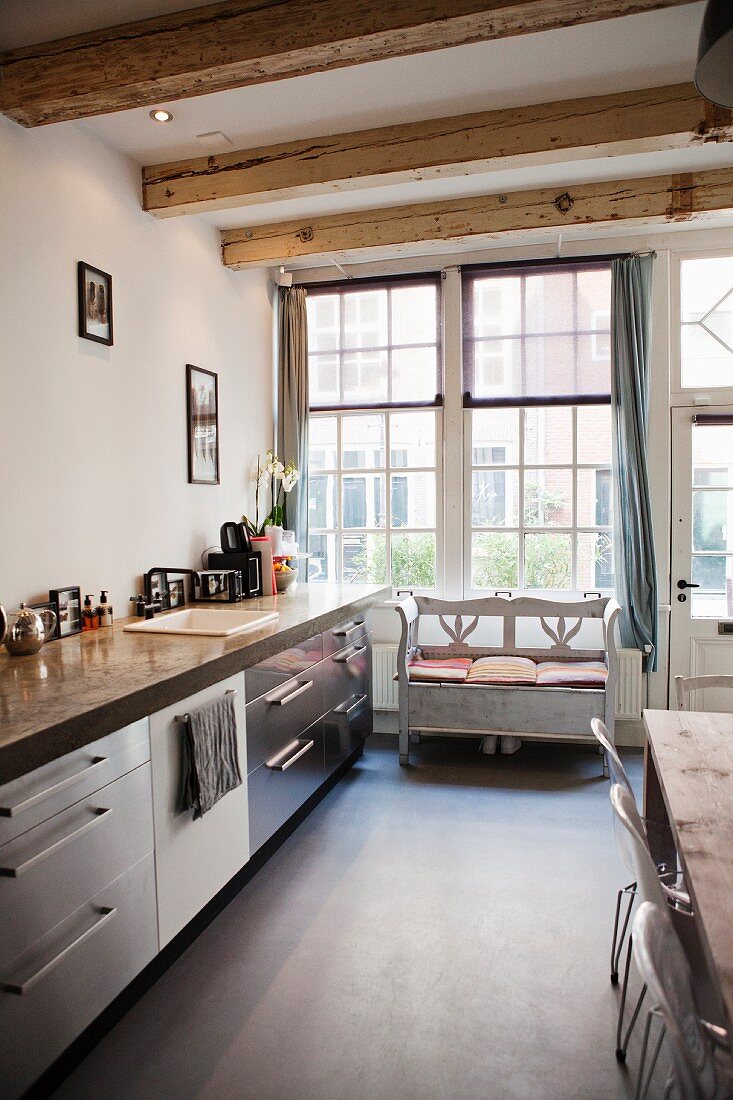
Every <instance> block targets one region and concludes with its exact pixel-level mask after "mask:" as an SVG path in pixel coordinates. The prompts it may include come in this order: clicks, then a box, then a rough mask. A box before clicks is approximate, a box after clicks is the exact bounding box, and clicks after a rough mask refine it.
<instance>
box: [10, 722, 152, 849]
mask: <svg viewBox="0 0 733 1100" xmlns="http://www.w3.org/2000/svg"><path fill="white" fill-rule="evenodd" d="M149 759H150V735H149V733H148V719H147V718H142V719H141V720H140V721H139V722H133V723H132V724H131V725H129V726H125V727H124V728H123V729H120V730H118V731H117V732H116V733H111V734H109V736H107V737H102V738H100V740H99V741H94V742H92V743H91V744H90V745H86V746H85V747H84V748H82V749H75V750H74V751H73V752H70V753H68V754H67V755H66V756H62V757H59V759H58V760H52V761H51V762H50V763H49V764H44V765H43V767H42V768H36V770H35V771H32V772H29V773H28V775H23V776H20V777H19V778H18V779H13V780H12V782H10V783H6V784H5V785H4V786H3V787H0V845H2V844H6V843H7V842H8V841H10V840H13V839H14V838H15V837H17V836H20V834H21V833H24V832H25V831H26V830H27V829H32V828H33V826H34V825H38V824H40V823H41V822H42V821H47V820H48V819H49V818H50V817H53V815H54V814H57V813H60V812H61V811H62V810H66V809H67V808H68V807H69V806H73V805H74V803H75V802H78V801H80V799H82V798H86V797H87V795H89V794H91V793H92V792H93V791H98V790H99V789H100V788H101V787H104V786H105V784H107V783H111V782H112V781H113V780H115V779H118V778H119V777H120V776H121V775H125V774H126V773H127V772H130V771H133V770H134V769H135V768H139V767H140V765H141V764H144V763H145V762H146V761H147V760H149Z"/></svg>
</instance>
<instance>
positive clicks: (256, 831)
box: [247, 718, 324, 853]
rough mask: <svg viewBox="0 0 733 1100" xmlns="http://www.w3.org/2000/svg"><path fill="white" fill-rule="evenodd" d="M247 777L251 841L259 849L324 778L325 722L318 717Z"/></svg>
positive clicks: (253, 848)
mask: <svg viewBox="0 0 733 1100" xmlns="http://www.w3.org/2000/svg"><path fill="white" fill-rule="evenodd" d="M279 758H280V759H279V760H278V758H276V757H271V758H268V760H267V761H265V763H263V764H262V765H261V766H260V767H259V768H257V770H256V771H254V772H251V773H250V775H249V776H248V777H247V784H248V788H249V841H250V850H251V851H252V853H254V852H256V851H257V850H258V849H259V848H261V847H262V845H263V844H264V843H265V841H266V840H269V839H270V837H271V836H272V835H273V833H276V832H277V830H278V829H279V828H280V826H281V825H284V824H285V822H286V821H287V820H288V818H290V817H292V816H293V814H294V813H296V812H297V810H299V809H300V807H301V806H302V805H303V803H304V802H305V801H306V800H307V799H308V798H309V797H310V796H311V795H312V794H313V792H314V791H316V790H317V789H318V788H319V787H320V785H321V783H323V779H324V770H323V722H322V719H320V718H319V719H318V721H317V722H314V723H313V724H312V725H311V726H309V727H308V729H307V730H305V731H304V732H303V734H302V736H301V737H299V738H295V739H294V740H292V741H291V742H290V743H289V744H288V745H285V746H284V747H283V750H282V752H281V753H280V754H279Z"/></svg>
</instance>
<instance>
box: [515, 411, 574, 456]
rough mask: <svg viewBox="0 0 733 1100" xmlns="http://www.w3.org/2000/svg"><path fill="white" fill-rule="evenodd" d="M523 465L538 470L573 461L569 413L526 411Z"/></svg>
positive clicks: (571, 422)
mask: <svg viewBox="0 0 733 1100" xmlns="http://www.w3.org/2000/svg"><path fill="white" fill-rule="evenodd" d="M524 461H525V462H526V463H529V464H530V465H537V466H540V465H542V466H545V465H546V466H550V465H554V464H555V463H563V464H567V463H571V462H572V461H573V410H572V409H570V408H559V409H553V408H548V409H525V411H524Z"/></svg>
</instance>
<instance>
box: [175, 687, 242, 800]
mask: <svg viewBox="0 0 733 1100" xmlns="http://www.w3.org/2000/svg"><path fill="white" fill-rule="evenodd" d="M241 783H242V776H241V774H240V771H239V755H238V752H237V714H236V711H235V709H234V693H233V692H231V693H228V694H227V695H225V696H223V698H221V699H217V700H216V701H215V702H213V703H207V704H206V706H204V707H199V709H198V710H194V711H191V712H190V714H189V715H188V720H187V722H186V730H185V733H184V758H183V808H184V810H193V816H194V818H197V817H203V815H204V814H205V813H206V812H207V811H208V810H210V809H211V807H212V806H214V805H216V803H217V802H218V801H219V799H220V798H223V797H224V795H225V794H227V793H228V792H229V791H233V790H234V788H235V787H239V786H240V785H241Z"/></svg>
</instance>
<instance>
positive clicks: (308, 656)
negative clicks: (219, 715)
mask: <svg viewBox="0 0 733 1100" xmlns="http://www.w3.org/2000/svg"><path fill="white" fill-rule="evenodd" d="M322 660H323V640H322V638H321V635H320V634H317V635H316V636H315V637H314V638H308V639H307V640H306V641H305V642H301V643H300V645H297V646H293V647H292V648H291V649H286V650H285V651H284V652H283V653H276V654H275V656H274V657H268V659H267V660H266V661H260V663H259V664H257V665H253V666H252V668H248V669H245V672H244V682H245V687H246V692H247V702H248V703H253V702H254V701H255V700H256V699H259V698H260V697H261V696H262V695H266V694H267V693H268V692H270V691H272V690H273V689H274V688H277V687H279V686H280V685H282V684H284V683H286V681H288V680H292V679H293V677H294V676H300V675H301V674H302V673H304V672H306V671H307V670H308V669H309V668H311V666H312V665H317V664H318V663H319V661H322Z"/></svg>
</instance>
